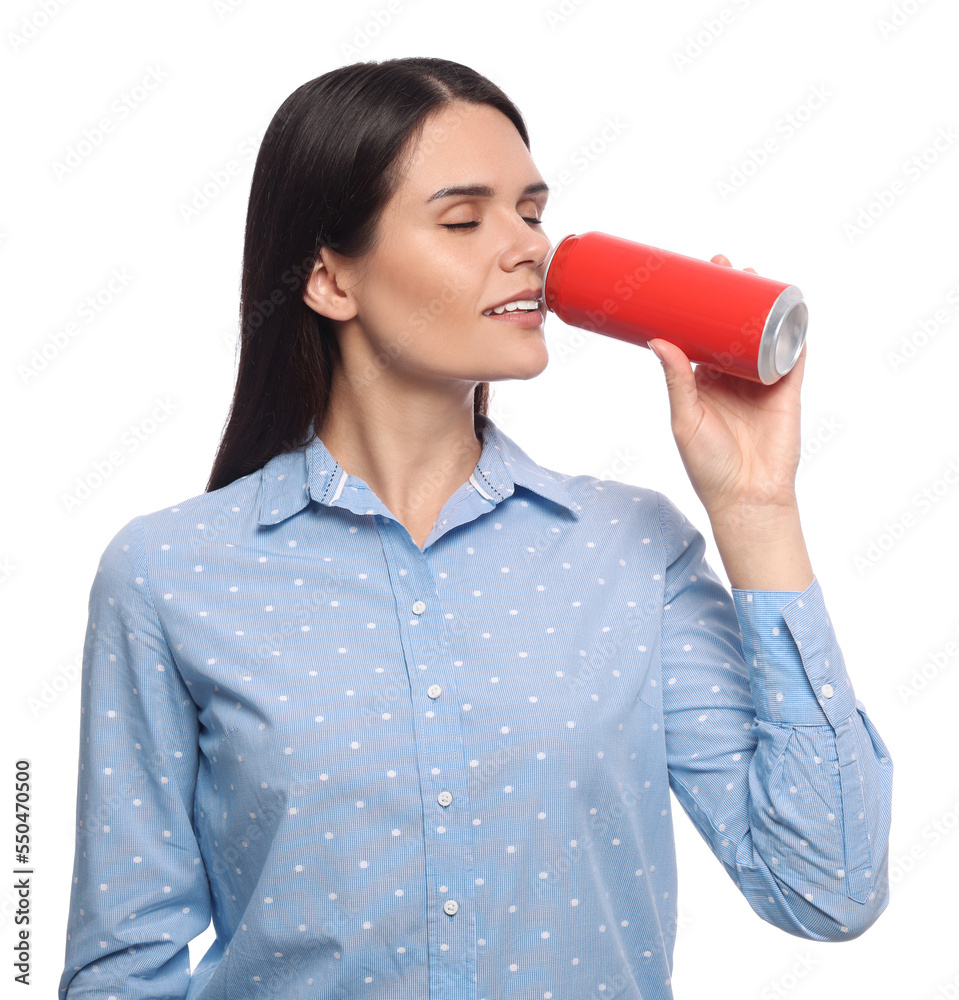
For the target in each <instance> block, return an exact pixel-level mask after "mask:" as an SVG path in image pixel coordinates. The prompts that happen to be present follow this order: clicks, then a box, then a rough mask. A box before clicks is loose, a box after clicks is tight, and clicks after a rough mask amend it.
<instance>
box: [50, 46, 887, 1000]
mask: <svg viewBox="0 0 959 1000" xmlns="http://www.w3.org/2000/svg"><path fill="white" fill-rule="evenodd" d="M546 197H547V190H546V185H545V183H544V182H543V179H542V177H541V175H540V174H539V172H538V171H537V170H536V168H535V167H534V165H533V161H532V159H531V158H530V155H529V140H528V136H527V132H526V128H525V125H524V123H523V119H522V117H521V116H520V113H519V112H518V111H517V110H516V108H515V107H514V106H513V105H512V104H511V103H510V101H509V100H508V99H507V98H506V96H505V95H504V94H503V93H502V92H501V91H500V90H499V89H498V88H497V87H496V86H494V85H493V84H492V83H491V82H489V81H488V80H486V79H485V78H484V77H482V76H480V75H478V74H477V73H475V72H473V71H472V70H470V69H468V68H467V67H465V66H462V65H460V64H457V63H453V62H449V61H446V60H442V59H419V58H416V59H398V60H389V61H386V62H382V63H360V64H355V65H352V66H347V67H344V68H341V69H338V70H335V71H333V72H330V73H327V74H325V75H323V76H321V77H319V78H317V79H315V80H312V81H310V82H309V83H307V84H304V85H303V86H302V87H300V88H299V89H298V90H296V91H295V92H294V93H293V94H291V95H290V97H289V98H288V99H287V100H286V101H285V102H284V103H283V105H282V106H281V107H280V109H279V110H278V112H277V114H276V116H275V117H274V120H273V122H272V123H271V125H270V128H269V129H268V131H267V134H266V136H265V137H264V140H263V143H262V147H261V149H260V152H259V156H258V159H257V163H256V169H255V173H254V178H253V185H252V191H251V196H250V204H249V212H248V217H247V229H246V245H245V249H244V262H243V284H242V316H241V319H242V340H241V343H242V352H241V358H240V365H239V371H238V377H237V385H236V393H235V396H234V400H233V408H232V412H231V415H230V420H229V423H228V426H227V428H226V431H225V434H224V437H223V440H222V443H221V446H220V450H219V453H218V455H217V459H216V462H215V465H214V467H213V471H212V474H211V477H210V482H209V483H208V485H207V492H205V493H203V494H201V495H199V496H196V497H192V498H190V499H188V500H185V501H184V502H183V503H181V504H178V505H176V506H174V507H170V508H167V509H164V510H159V511H154V512H153V513H150V514H147V515H145V516H139V517H135V518H133V519H132V520H131V521H130V522H129V523H128V524H127V525H125V526H124V527H123V528H122V529H120V531H119V532H118V533H117V535H116V536H115V537H114V539H113V540H112V541H111V542H110V543H109V545H108V546H107V548H106V551H105V552H104V555H103V558H102V561H101V565H100V569H99V571H98V576H97V578H96V580H95V582H94V584H93V588H92V592H91V599H90V619H91V621H90V629H89V631H88V635H87V642H86V647H85V653H84V666H83V672H84V685H83V714H82V718H81V743H80V750H81V763H80V777H79V786H78V806H77V818H78V827H77V850H76V862H75V870H74V881H73V896H72V904H71V912H70V920H69V928H68V941H67V950H66V964H65V969H64V972H63V976H62V979H61V984H60V987H61V989H60V992H61V996H64V997H70V996H93V995H96V996H103V997H107V996H117V997H123V998H124V1000H126V998H131V1000H132V998H137V1000H139V998H147V997H151V998H159V997H173V996H185V997H190V998H201V997H202V998H203V1000H214V998H216V1000H219V998H227V997H229V998H236V997H252V996H262V997H278V998H279V997H282V998H284V1000H291V998H298V997H334V996H337V997H340V996H344V997H345V996H349V997H358V996H364V997H387V996H389V997H395V996H404V997H414V996H415V997H433V998H435V997H439V996H449V997H452V996H456V997H475V998H479V1000H482V998H486V1000H494V998H495V1000H500V998H505V997H513V996H520V995H522V996H526V995H529V996H543V997H553V998H557V1000H559V998H576V1000H580V998H583V997H587V996H597V997H600V996H605V997H610V996H620V997H631V998H639V997H644V998H646V1000H649V998H652V997H657V998H658V997H662V998H666V997H670V996H671V995H672V990H671V987H670V973H671V964H672V951H673V944H674V939H675V928H676V914H677V908H676V872H675V855H674V846H673V836H672V827H671V822H672V819H671V812H670V796H669V788H670V787H672V789H673V791H674V792H675V794H676V796H677V798H678V799H679V801H680V803H681V804H682V805H683V807H684V809H685V810H686V812H687V813H688V814H689V815H690V816H691V818H692V819H693V822H694V823H695V824H696V825H697V827H698V829H699V831H700V832H701V834H702V835H703V837H704V838H705V839H706V840H707V842H708V843H709V845H710V846H711V848H712V850H713V851H714V853H715V854H716V856H717V857H718V858H719V860H720V862H721V863H722V864H723V866H724V867H725V869H726V870H727V871H728V873H729V874H730V876H731V877H732V879H733V880H734V881H735V882H736V884H737V885H738V887H739V888H740V889H741V891H742V893H743V894H744V895H745V897H746V899H747V900H748V901H749V903H750V905H751V906H752V907H753V908H754V909H755V910H756V912H757V913H759V915H760V916H762V917H763V918H764V919H766V920H768V921H770V922H772V923H775V924H777V925H779V926H780V927H783V928H784V929H786V930H787V931H789V932H791V933H794V934H798V935H801V936H804V937H809V938H813V939H816V940H845V939H849V938H852V937H855V936H856V935H858V934H860V933H861V932H862V931H863V930H865V929H866V928H867V927H868V926H870V925H871V924H872V923H873V922H874V921H875V920H876V918H877V917H878V915H879V914H880V913H881V912H882V910H883V909H884V907H885V905H886V901H887V882H886V853H887V846H886V845H887V836H888V825H889V792H890V783H891V772H892V764H891V762H890V760H889V757H888V754H887V753H886V750H885V748H884V746H883V744H882V741H881V740H880V738H879V736H878V734H877V733H876V731H875V730H874V728H873V726H872V724H871V723H870V721H869V720H868V718H867V716H866V715H865V712H864V710H863V709H862V707H861V706H860V705H858V704H857V703H856V701H855V697H854V694H853V691H852V688H851V686H850V683H849V679H848V676H847V674H846V671H845V668H844V665H843V659H842V655H841V653H840V651H839V648H838V646H837V645H836V639H835V636H834V633H833V630H832V628H831V625H830V623H829V620H828V618H827V617H826V612H825V608H824V605H823V600H822V594H821V591H820V589H819V585H818V583H817V581H816V579H815V577H814V575H813V572H812V568H811V566H810V563H809V558H808V555H807V553H806V548H805V544H804V541H803V536H802V531H801V529H800V523H799V516H798V512H797V508H796V500H795V494H794V490H793V480H794V475H795V471H796V466H797V463H798V457H799V388H800V382H801V379H802V370H803V364H804V359H803V358H801V359H800V360H799V362H798V364H797V365H796V366H795V368H794V369H793V371H792V372H791V373H790V374H789V375H788V376H786V377H785V378H783V379H782V380H781V381H780V382H778V383H777V384H776V385H775V386H771V387H762V386H758V385H753V384H751V383H746V382H743V381H741V380H736V379H732V378H729V377H726V376H718V377H717V376H715V375H707V374H706V372H705V371H704V370H697V371H696V372H695V373H694V372H693V371H692V369H691V367H690V365H689V362H688V361H687V360H686V358H685V357H684V355H683V354H682V352H681V351H679V350H678V349H677V348H675V347H674V346H672V345H670V344H668V343H666V342H664V341H656V342H655V343H654V345H653V346H654V349H655V350H656V353H657V355H658V356H659V357H660V360H661V361H662V364H663V367H664V369H665V373H666V381H667V386H668V394H669V401H670V407H671V412H672V427H673V431H674V434H675V437H676V440H677V443H678V446H679V448H680V451H681V454H682V457H683V461H684V462H685V464H686V468H687V470H688V472H689V475H690V478H691V480H692V482H693V485H694V487H695V488H696V491H697V493H698V495H699V496H700V497H701V499H702V501H703V504H704V505H705V507H706V510H707V511H708V513H709V517H710V523H711V527H712V530H713V535H714V537H715V540H716V544H717V546H718V548H719V552H720V555H721V557H722V559H723V563H724V565H725V567H726V571H727V574H728V576H729V579H730V582H731V584H732V586H733V588H735V589H734V591H733V594H732V596H730V594H729V593H728V592H727V591H726V590H725V589H724V588H723V587H722V585H721V584H720V583H719V581H718V579H717V577H716V576H715V575H714V574H713V573H712V571H711V570H710V569H709V567H708V566H707V565H706V563H705V562H704V559H703V552H704V541H703V537H702V535H700V534H699V533H698V532H697V531H696V530H695V529H694V528H693V527H692V526H691V525H690V524H689V523H688V522H687V521H686V520H685V519H684V518H683V516H682V515H681V514H680V513H679V512H678V511H677V510H676V508H675V507H674V506H673V505H672V504H671V503H670V502H669V501H668V500H667V499H666V498H665V497H663V496H662V495H660V494H658V493H655V492H653V491H651V490H647V489H642V488H639V487H634V486H630V485H627V484H624V483H617V482H608V481H599V480H597V479H595V478H594V477H592V476H585V475H581V476H569V475H565V474H562V473H558V472H554V471H551V470H547V469H544V468H542V467H541V466H539V465H537V464H536V463H535V462H534V461H533V460H532V459H531V458H530V457H529V456H527V455H526V454H525V452H523V451H522V450H521V449H520V448H519V446H518V445H516V444H515V443H514V442H513V441H512V440H511V439H510V438H509V437H507V436H506V435H505V434H504V433H503V432H502V431H501V430H500V429H499V428H498V427H496V425H495V424H494V422H493V421H492V420H490V419H489V417H488V416H487V414H486V407H487V392H488V383H489V382H492V381H498V380H502V379H530V378H533V377H535V376H536V375H538V374H540V372H542V371H543V369H544V368H545V366H546V364H547V360H548V358H547V351H546V346H545V342H544V336H543V326H542V321H543V318H544V312H543V306H542V296H541V291H542V280H543V264H544V260H545V258H546V256H547V253H548V251H549V248H550V244H549V241H548V239H547V238H546V236H545V235H544V233H543V231H542V214H543V210H544V207H545V203H546ZM721 260H724V259H720V258H717V262H720V261H721ZM727 263H728V262H727ZM509 302H518V303H519V306H520V308H521V309H524V310H526V309H529V310H530V311H529V312H524V313H523V314H522V317H523V318H520V316H519V315H518V314H516V313H514V317H513V318H510V319H503V318H502V315H503V314H500V315H499V316H498V315H497V314H496V313H495V312H492V310H494V309H495V308H498V307H500V306H502V305H503V304H505V303H509ZM530 307H535V308H530ZM211 918H212V920H213V922H214V926H215V929H216V934H217V937H216V941H215V943H214V944H213V945H212V946H211V948H210V949H209V951H208V952H207V953H206V955H205V956H204V957H203V959H202V961H201V962H200V963H199V965H198V967H197V968H196V970H195V971H194V973H193V975H192V977H191V976H190V973H189V953H188V949H187V945H188V942H189V941H190V940H191V939H192V938H194V937H195V936H196V935H198V934H199V933H201V932H202V931H203V930H205V928H206V927H207V926H208V924H209V921H210V920H211Z"/></svg>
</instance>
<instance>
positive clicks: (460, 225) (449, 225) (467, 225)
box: [440, 219, 543, 229]
mask: <svg viewBox="0 0 959 1000" xmlns="http://www.w3.org/2000/svg"><path fill="white" fill-rule="evenodd" d="M523 221H524V222H532V223H534V224H535V225H537V226H541V225H542V224H543V220H542V219H524V220H523ZM440 225H441V226H442V227H443V228H444V229H475V228H476V227H477V226H478V225H479V223H478V222H441V223H440Z"/></svg>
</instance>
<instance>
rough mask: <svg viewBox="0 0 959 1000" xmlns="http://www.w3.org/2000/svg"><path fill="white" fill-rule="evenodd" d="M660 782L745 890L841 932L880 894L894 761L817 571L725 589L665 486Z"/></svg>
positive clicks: (873, 909) (788, 923) (864, 915)
mask: <svg viewBox="0 0 959 1000" xmlns="http://www.w3.org/2000/svg"><path fill="white" fill-rule="evenodd" d="M660 518H661V523H662V527H663V535H664V541H665V544H666V548H667V568H666V578H665V581H664V587H665V593H664V608H663V619H662V622H663V624H662V669H663V709H664V715H665V728H666V752H667V764H668V768H669V782H670V787H671V788H672V789H673V792H674V793H675V795H676V797H677V799H678V800H679V802H680V804H681V805H682V806H683V809H684V810H685V811H686V813H687V814H688V815H689V816H690V818H691V819H692V820H693V822H694V823H695V824H696V826H697V828H698V829H699V832H700V833H701V834H702V836H703V837H704V838H705V840H706V842H707V843H708V844H709V846H710V848H711V849H712V851H713V853H714V854H715V855H716V856H717V857H718V858H719V860H720V861H721V862H722V864H723V866H724V867H725V869H726V871H727V872H728V873H729V875H730V877H731V878H732V879H733V881H734V882H735V883H736V884H737V885H738V886H739V888H740V890H741V891H742V893H743V895H744V896H745V897H746V899H747V900H748V902H749V904H750V906H751V907H752V908H753V909H754V910H755V911H756V912H757V913H758V914H759V915H760V916H761V917H762V918H763V919H764V920H767V921H768V922H770V923H772V924H775V925H776V926H778V927H781V928H782V929H784V930H786V931H789V932H790V933H792V934H796V935H798V936H800V937H806V938H811V939H813V940H818V941H840V940H848V939H850V938H853V937H856V936H858V935H859V934H861V933H862V932H863V931H865V930H866V929H867V928H868V927H869V926H871V925H872V924H873V923H874V922H875V920H876V919H877V918H878V917H879V915H880V914H881V913H882V911H883V910H884V909H885V908H886V905H887V902H888V838H889V825H890V816H891V804H890V803H891V792H892V767H893V765H892V761H891V759H890V757H889V754H888V751H887V750H886V747H885V745H884V744H883V742H882V740H881V738H880V736H879V734H878V733H877V731H876V729H875V727H874V726H873V724H872V722H871V721H870V719H869V718H868V716H867V715H866V711H865V707H864V706H863V705H862V703H861V702H858V701H856V698H855V695H854V693H853V689H852V685H851V683H850V680H849V676H848V674H847V673H846V667H845V664H844V661H843V656H842V652H841V651H840V649H839V646H838V644H837V641H836V636H835V633H834V631H833V627H832V624H831V622H830V620H829V617H828V615H827V613H826V608H825V605H824V602H823V596H822V592H821V590H820V586H819V582H818V580H816V579H814V580H813V582H812V583H811V584H810V585H809V587H807V589H806V590H805V591H803V592H802V593H797V592H795V591H751V590H735V591H734V592H733V594H732V595H730V593H729V591H728V590H727V589H726V588H725V587H724V586H723V585H722V583H721V582H720V581H719V579H718V577H717V576H716V575H715V573H714V572H713V571H712V570H711V569H710V567H709V565H708V564H707V563H706V561H705V558H704V553H705V541H704V539H703V536H702V535H701V534H700V533H699V532H698V531H696V530H695V528H693V527H692V525H690V524H689V522H688V521H686V519H685V518H684V517H683V516H682V514H681V513H680V512H679V511H678V510H677V509H676V507H675V506H673V504H672V503H671V502H670V501H669V500H667V499H666V498H665V497H662V496H661V497H660Z"/></svg>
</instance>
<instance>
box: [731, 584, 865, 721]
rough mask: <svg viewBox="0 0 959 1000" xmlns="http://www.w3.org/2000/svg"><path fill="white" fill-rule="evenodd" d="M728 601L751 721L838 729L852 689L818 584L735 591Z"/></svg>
mask: <svg viewBox="0 0 959 1000" xmlns="http://www.w3.org/2000/svg"><path fill="white" fill-rule="evenodd" d="M732 593H733V601H734V602H735V605H736V615H737V617H738V618H739V627H740V630H741V632H742V640H743V656H744V658H745V660H746V664H747V665H748V667H749V686H750V688H751V689H752V694H753V701H754V702H755V705H756V717H757V718H759V719H762V720H763V721H764V722H769V723H772V724H773V725H780V726H825V725H831V726H832V727H833V728H836V727H837V726H839V725H841V724H842V723H843V722H844V721H845V720H846V719H848V718H849V716H850V715H852V713H853V710H854V709H855V706H856V696H855V693H854V692H853V689H852V684H851V682H850V680H849V676H848V674H847V673H846V664H845V661H844V660H843V656H842V652H841V650H840V649H839V644H838V642H837V641H836V634H835V632H834V631H833V627H832V622H830V620H829V615H828V614H827V613H826V606H825V603H824V602H823V596H822V590H821V589H820V587H819V581H818V580H817V579H816V578H815V577H813V581H812V583H811V584H810V585H809V586H808V587H807V588H806V589H805V590H804V591H802V593H798V592H797V591H794V590H736V589H733V592H732Z"/></svg>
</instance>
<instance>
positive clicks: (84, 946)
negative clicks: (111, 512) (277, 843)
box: [59, 517, 211, 1000]
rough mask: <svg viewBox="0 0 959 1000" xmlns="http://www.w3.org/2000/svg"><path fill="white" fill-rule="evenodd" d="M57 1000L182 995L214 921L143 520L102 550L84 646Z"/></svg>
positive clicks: (188, 731) (183, 698) (192, 730)
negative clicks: (194, 945)
mask: <svg viewBox="0 0 959 1000" xmlns="http://www.w3.org/2000/svg"><path fill="white" fill-rule="evenodd" d="M80 706H81V707H80V712H81V715H80V755H79V776H78V782H77V804H76V820H77V828H76V847H75V855H74V866H73V883H72V888H71V898H70V912H69V918H68V924H67V942H66V957H65V966H64V969H63V973H62V975H61V978H60V984H59V996H60V998H61V1000H86V998H91V1000H92V998H96V1000H107V998H109V997H116V998H123V1000H159V998H161V997H162V998H164V1000H168V998H176V997H185V996H186V994H187V989H188V987H189V984H190V961H189V949H188V947H187V946H188V943H189V941H190V940H191V939H192V938H194V937H196V936H197V935H198V934H200V933H201V932H202V931H204V930H205V929H206V927H207V926H208V925H209V923H210V918H211V904H210V892H209V885H208V882H207V876H206V871H205V869H204V867H203V864H202V862H201V858H200V851H199V848H198V845H197V841H196V838H195V835H194V828H193V822H192V819H193V801H194V790H195V786H196V774H197V762H198V754H199V750H198V719H197V710H196V705H195V703H194V702H193V699H192V698H191V697H190V694H189V691H188V689H187V687H186V685H185V683H184V681H183V678H182V677H181V675H180V673H179V671H178V670H177V667H176V665H175V662H174V658H173V655H172V653H171V651H170V648H169V645H168V643H167V641H166V638H165V636H164V632H163V628H162V626H161V624H160V620H159V617H158V616H157V611H156V608H155V606H154V603H153V598H152V596H151V592H150V582H149V578H148V575H147V565H146V559H145V555H144V542H143V527H142V524H141V518H139V517H137V518H134V519H133V520H132V521H130V522H128V524H126V525H125V526H124V527H123V528H121V529H120V531H119V532H118V533H117V534H116V535H115V536H114V537H113V539H112V540H111V541H110V542H109V544H108V545H107V547H106V550H105V551H104V553H103V555H102V557H101V560H100V565H99V568H98V569H97V573H96V577H95V578H94V581H93V586H92V588H91V591H90V601H89V621H88V627H87V632H86V637H85V640H84V647H83V668H82V691H81V699H80Z"/></svg>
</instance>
